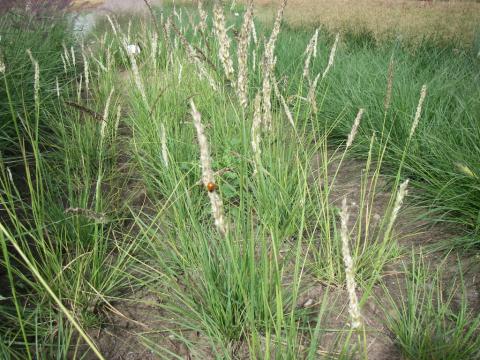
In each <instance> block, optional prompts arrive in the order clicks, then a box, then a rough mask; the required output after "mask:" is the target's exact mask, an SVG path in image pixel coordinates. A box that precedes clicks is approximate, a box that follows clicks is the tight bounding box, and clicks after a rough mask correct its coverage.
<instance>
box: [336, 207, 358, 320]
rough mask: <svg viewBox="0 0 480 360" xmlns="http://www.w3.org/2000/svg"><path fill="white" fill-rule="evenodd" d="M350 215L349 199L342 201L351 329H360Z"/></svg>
mask: <svg viewBox="0 0 480 360" xmlns="http://www.w3.org/2000/svg"><path fill="white" fill-rule="evenodd" d="M349 218H350V214H349V212H348V206H347V199H346V198H344V199H343V201H342V211H341V213H340V222H341V230H340V235H341V238H342V256H343V262H344V264H345V278H346V283H347V292H348V299H349V308H348V312H349V314H350V318H351V328H352V329H358V328H359V327H360V326H361V324H362V318H361V313H360V307H359V304H358V298H357V294H356V291H355V289H356V287H357V286H356V282H355V271H354V266H353V259H352V256H351V254H350V245H349V235H348V220H349Z"/></svg>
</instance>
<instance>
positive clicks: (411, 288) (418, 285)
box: [386, 256, 480, 359]
mask: <svg viewBox="0 0 480 360" xmlns="http://www.w3.org/2000/svg"><path fill="white" fill-rule="evenodd" d="M458 270H459V271H460V274H461V271H462V269H461V268H459V269H458ZM405 272H406V279H405V293H404V294H403V292H402V293H401V295H400V298H399V299H394V297H393V296H392V295H390V294H388V297H387V299H388V300H389V301H388V303H389V306H391V310H390V308H388V305H387V308H388V309H387V312H386V324H387V327H388V329H389V330H390V331H391V332H392V334H393V339H394V342H395V344H396V345H397V346H398V347H399V348H400V350H401V352H402V353H403V354H404V356H405V357H406V358H408V359H474V358H476V357H478V355H479V347H480V344H479V341H478V336H477V334H478V330H479V326H480V317H479V316H478V315H476V314H475V313H474V312H473V311H471V310H470V309H469V304H468V301H467V296H466V291H467V289H466V287H465V284H464V281H463V277H462V276H461V275H460V278H459V280H458V283H452V284H450V285H449V286H447V287H445V285H444V281H443V280H442V277H444V276H445V273H444V270H443V269H442V266H440V267H438V268H437V269H436V270H432V269H430V268H429V267H428V265H425V264H424V263H423V261H422V259H421V258H420V259H418V258H416V257H415V256H414V257H413V258H412V264H411V265H410V266H405ZM459 295H460V296H459Z"/></svg>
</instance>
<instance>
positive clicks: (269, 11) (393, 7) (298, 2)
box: [254, 0, 480, 45]
mask: <svg viewBox="0 0 480 360" xmlns="http://www.w3.org/2000/svg"><path fill="white" fill-rule="evenodd" d="M254 3H255V5H256V13H257V16H258V17H259V18H260V19H262V20H264V21H271V20H272V19H273V16H274V15H273V14H274V9H275V8H276V7H278V6H279V4H280V3H281V0H254ZM285 18H286V20H287V22H288V23H289V24H290V25H291V26H318V25H323V26H325V27H326V28H327V29H329V30H330V31H332V32H338V31H340V32H345V31H357V32H358V31H369V32H371V33H372V34H373V35H374V36H375V38H376V39H382V38H385V37H388V36H392V35H398V34H401V35H402V36H403V37H405V38H408V39H412V40H418V39H420V38H422V37H424V36H427V37H433V38H436V39H439V40H453V41H457V42H459V43H461V44H463V45H469V44H472V42H473V41H474V37H475V32H476V31H477V32H478V31H479V29H480V3H478V2H470V1H448V2H447V1H434V2H430V1H429V2H427V1H412V0H404V1H398V0H397V1H395V0H289V2H288V5H287V8H286V12H285Z"/></svg>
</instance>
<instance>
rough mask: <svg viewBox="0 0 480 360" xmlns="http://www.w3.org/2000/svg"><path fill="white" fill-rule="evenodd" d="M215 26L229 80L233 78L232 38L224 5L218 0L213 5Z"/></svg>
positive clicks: (224, 68) (219, 53)
mask: <svg viewBox="0 0 480 360" xmlns="http://www.w3.org/2000/svg"><path fill="white" fill-rule="evenodd" d="M213 19H214V21H213V26H214V28H215V33H216V35H217V39H218V43H219V49H218V50H219V52H218V56H219V58H220V61H221V63H222V65H223V70H224V71H225V76H226V77H227V79H228V80H230V81H232V80H233V72H234V71H233V61H232V58H231V57H230V38H229V37H228V35H227V29H226V26H225V15H224V14H223V9H222V6H221V5H220V3H219V2H218V1H216V2H215V5H214V7H213Z"/></svg>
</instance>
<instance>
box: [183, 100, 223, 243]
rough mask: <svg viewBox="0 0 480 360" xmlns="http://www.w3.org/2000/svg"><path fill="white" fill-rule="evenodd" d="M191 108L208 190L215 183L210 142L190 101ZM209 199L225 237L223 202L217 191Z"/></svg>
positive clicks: (219, 228)
mask: <svg viewBox="0 0 480 360" xmlns="http://www.w3.org/2000/svg"><path fill="white" fill-rule="evenodd" d="M190 106H191V109H192V117H193V123H194V125H195V129H196V130H197V140H198V145H199V148H200V165H201V167H202V180H203V185H204V186H205V188H207V186H208V184H209V183H213V184H214V183H215V178H214V175H213V170H212V159H211V157H210V151H209V149H208V140H207V137H206V136H205V130H204V128H203V124H202V118H201V115H200V113H199V112H198V111H197V108H196V107H195V103H194V102H193V100H190ZM208 197H209V198H210V204H211V206H212V215H213V219H214V222H215V226H216V227H217V229H218V231H219V232H220V233H221V234H222V235H223V236H225V235H226V234H227V230H228V227H227V224H226V221H225V215H224V212H223V202H222V199H221V197H220V195H219V194H218V192H217V191H209V192H208Z"/></svg>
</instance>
